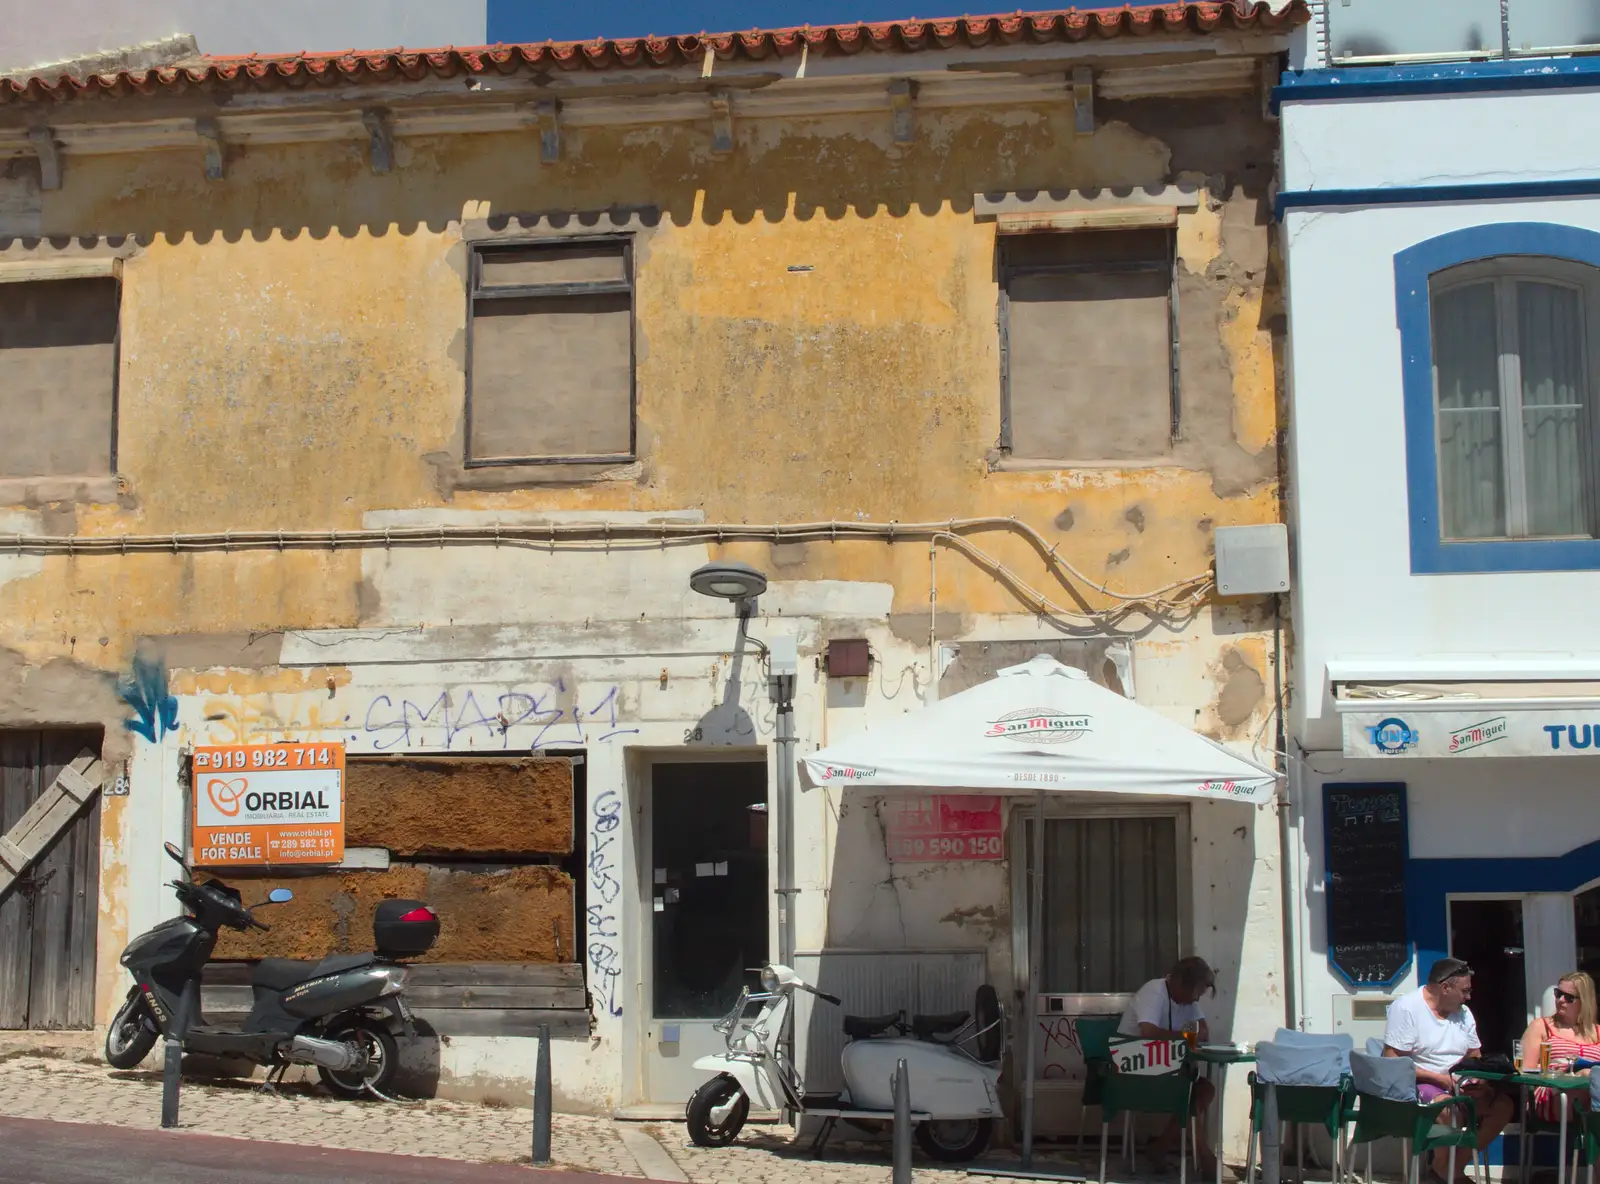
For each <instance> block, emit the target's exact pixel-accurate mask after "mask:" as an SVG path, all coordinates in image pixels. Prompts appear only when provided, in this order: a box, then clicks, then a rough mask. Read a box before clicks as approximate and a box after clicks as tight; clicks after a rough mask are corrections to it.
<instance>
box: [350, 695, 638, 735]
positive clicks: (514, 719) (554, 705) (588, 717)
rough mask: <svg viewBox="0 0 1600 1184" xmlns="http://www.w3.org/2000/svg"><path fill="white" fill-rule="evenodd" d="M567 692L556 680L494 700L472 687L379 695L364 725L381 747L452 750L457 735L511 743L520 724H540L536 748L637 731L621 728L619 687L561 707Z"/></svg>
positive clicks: (635, 729)
mask: <svg viewBox="0 0 1600 1184" xmlns="http://www.w3.org/2000/svg"><path fill="white" fill-rule="evenodd" d="M566 694H567V684H566V683H565V682H564V681H559V680H558V681H557V682H555V683H553V684H551V685H549V686H546V687H543V688H541V689H539V690H537V691H534V690H526V691H506V692H504V693H502V694H499V695H495V696H494V698H493V699H492V700H489V699H486V700H480V699H479V698H478V696H477V694H476V693H474V692H473V691H472V690H471V689H468V690H467V691H465V692H464V693H463V692H456V693H455V694H452V693H451V692H450V691H449V690H441V691H440V692H439V693H438V695H437V696H435V697H433V698H432V699H428V698H426V697H424V698H422V699H421V700H412V699H401V700H400V702H399V703H398V704H396V703H395V701H394V700H393V699H392V698H391V697H390V696H388V695H379V696H378V697H377V698H375V699H373V700H372V702H371V703H370V704H368V706H367V714H366V718H365V720H364V721H363V723H362V726H363V728H364V729H365V730H366V733H367V734H368V735H369V736H381V737H383V739H379V740H375V741H373V745H372V747H373V748H374V749H375V750H377V751H379V752H383V751H386V750H388V749H391V748H411V747H413V746H418V747H440V746H442V747H444V748H446V749H450V748H454V747H455V746H456V742H457V741H458V740H460V741H462V742H463V744H464V746H465V747H470V748H483V747H492V746H496V745H498V746H499V747H500V748H509V747H511V729H513V728H516V727H529V728H535V729H537V731H536V732H535V734H534V736H533V738H532V740H531V742H530V743H529V744H527V745H526V747H527V748H529V749H531V750H533V751H534V752H537V751H539V750H540V749H541V748H544V747H546V746H548V745H552V744H561V745H583V744H598V743H601V742H603V741H606V740H610V739H611V738H612V737H614V736H629V735H637V734H638V731H639V729H638V728H619V727H617V688H616V687H615V686H611V687H609V688H607V689H606V691H605V693H604V694H603V695H602V696H601V697H600V699H599V701H598V702H597V703H595V704H594V705H593V706H592V707H585V706H583V703H582V698H583V696H582V693H581V692H575V693H574V695H573V696H572V703H571V706H563V705H562V704H561V703H560V702H559V701H558V700H559V699H561V698H562V697H564V696H565V695H566ZM421 703H426V704H427V706H425V707H424V706H421V705H420V704H421ZM518 747H519V748H521V747H523V746H522V745H518Z"/></svg>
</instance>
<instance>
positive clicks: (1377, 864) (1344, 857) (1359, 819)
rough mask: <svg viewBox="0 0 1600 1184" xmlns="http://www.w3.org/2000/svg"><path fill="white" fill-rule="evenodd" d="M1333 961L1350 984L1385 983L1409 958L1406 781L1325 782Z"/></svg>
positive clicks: (1324, 827)
mask: <svg viewBox="0 0 1600 1184" xmlns="http://www.w3.org/2000/svg"><path fill="white" fill-rule="evenodd" d="M1322 833H1323V841H1324V844H1325V847H1326V860H1325V866H1326V867H1327V869H1328V872H1327V874H1328V961H1329V963H1330V964H1331V965H1332V966H1333V968H1334V969H1335V970H1336V971H1338V972H1339V973H1340V974H1341V975H1342V976H1343V977H1344V978H1345V979H1347V980H1348V981H1349V982H1350V983H1351V984H1352V985H1354V986H1358V987H1385V986H1388V985H1389V984H1391V983H1393V982H1394V981H1395V980H1396V979H1397V978H1399V977H1400V974H1401V972H1402V971H1403V970H1405V968H1406V965H1407V964H1408V963H1409V962H1410V961H1411V943H1410V942H1409V941H1408V940H1407V938H1406V853H1407V850H1408V848H1407V845H1406V787H1405V786H1404V785H1400V784H1389V785H1325V786H1323V788H1322Z"/></svg>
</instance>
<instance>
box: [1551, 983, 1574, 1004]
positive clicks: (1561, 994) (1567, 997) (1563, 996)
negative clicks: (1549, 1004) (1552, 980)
mask: <svg viewBox="0 0 1600 1184" xmlns="http://www.w3.org/2000/svg"><path fill="white" fill-rule="evenodd" d="M1555 993H1556V998H1557V999H1560V1000H1562V1001H1563V1002H1565V1003H1576V1002H1577V1001H1578V997H1577V996H1576V995H1574V994H1573V993H1572V992H1571V991H1563V990H1562V989H1561V988H1560V987H1556V988H1555Z"/></svg>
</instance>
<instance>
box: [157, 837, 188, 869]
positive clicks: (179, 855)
mask: <svg viewBox="0 0 1600 1184" xmlns="http://www.w3.org/2000/svg"><path fill="white" fill-rule="evenodd" d="M161 845H162V847H164V848H165V849H166V852H167V854H168V855H170V856H171V857H172V858H173V860H174V861H175V862H176V863H177V865H178V866H179V867H181V868H182V869H183V870H184V871H188V870H189V865H188V864H187V863H185V862H184V861H183V852H182V851H179V850H178V849H177V848H176V847H174V846H173V845H172V844H171V843H162V844H161Z"/></svg>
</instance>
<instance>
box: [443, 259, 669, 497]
mask: <svg viewBox="0 0 1600 1184" xmlns="http://www.w3.org/2000/svg"><path fill="white" fill-rule="evenodd" d="M633 238H634V236H633V235H631V234H582V235H578V234H573V235H540V236H535V237H515V238H493V239H484V240H481V241H478V242H472V243H469V244H468V249H469V253H470V254H469V264H468V282H467V361H466V382H467V389H466V401H465V408H464V411H463V415H464V420H465V422H464V429H465V430H464V439H463V441H462V466H463V467H464V468H467V469H484V468H504V467H508V466H514V465H625V464H632V463H633V462H634V461H635V460H637V459H638V452H639V414H638V411H639V328H638V315H637V305H636V295H635V284H634V274H633ZM579 245H587V246H620V247H621V248H622V278H621V279H620V280H595V281H585V282H579V283H560V284H515V285H513V284H501V285H496V286H492V287H485V286H484V283H483V258H484V256H485V255H495V254H499V253H501V252H507V253H509V252H511V251H527V250H529V249H538V248H541V247H543V248H549V249H551V250H556V249H559V248H561V247H571V246H579ZM621 292H625V293H627V296H628V451H627V452H625V453H611V454H605V455H570V456H569V455H566V454H556V455H550V456H494V457H475V456H473V455H472V377H473V372H472V352H473V346H472V340H473V326H474V324H475V322H476V320H477V316H476V312H477V307H478V302H479V301H480V300H529V299H534V300H541V299H542V300H561V299H568V298H571V297H574V296H605V295H614V294H617V293H621Z"/></svg>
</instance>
